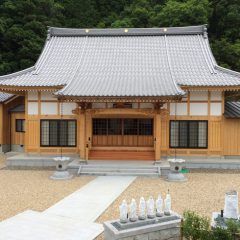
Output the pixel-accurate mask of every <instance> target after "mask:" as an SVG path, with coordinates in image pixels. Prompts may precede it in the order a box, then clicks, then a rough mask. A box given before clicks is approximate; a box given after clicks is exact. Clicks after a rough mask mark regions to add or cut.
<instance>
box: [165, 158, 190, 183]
mask: <svg viewBox="0 0 240 240" xmlns="http://www.w3.org/2000/svg"><path fill="white" fill-rule="evenodd" d="M168 162H169V164H170V172H169V174H168V176H167V181H169V182H185V181H187V178H186V177H185V176H184V174H183V173H182V172H181V171H182V167H183V164H184V163H185V160H183V159H175V158H174V159H169V160H168Z"/></svg>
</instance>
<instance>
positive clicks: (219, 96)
mask: <svg viewBox="0 0 240 240" xmlns="http://www.w3.org/2000/svg"><path fill="white" fill-rule="evenodd" d="M211 100H213V101H221V100H222V92H220V91H212V92H211Z"/></svg>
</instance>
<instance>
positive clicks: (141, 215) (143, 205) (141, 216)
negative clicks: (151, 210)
mask: <svg viewBox="0 0 240 240" xmlns="http://www.w3.org/2000/svg"><path fill="white" fill-rule="evenodd" d="M138 218H139V219H140V220H144V219H145V218H146V202H145V199H144V197H141V198H140V202H139V214H138Z"/></svg>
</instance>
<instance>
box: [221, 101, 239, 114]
mask: <svg viewBox="0 0 240 240" xmlns="http://www.w3.org/2000/svg"><path fill="white" fill-rule="evenodd" d="M224 116H225V117H226V118H240V102H230V101H228V102H225V111H224Z"/></svg>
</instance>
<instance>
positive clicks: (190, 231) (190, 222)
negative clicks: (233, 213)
mask: <svg viewBox="0 0 240 240" xmlns="http://www.w3.org/2000/svg"><path fill="white" fill-rule="evenodd" d="M183 218H184V221H183V229H182V231H183V236H184V237H185V238H186V239H187V240H212V239H213V238H212V232H211V228H210V224H209V219H208V218H206V217H200V216H199V215H197V214H196V213H194V212H191V211H186V212H184V214H183Z"/></svg>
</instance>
